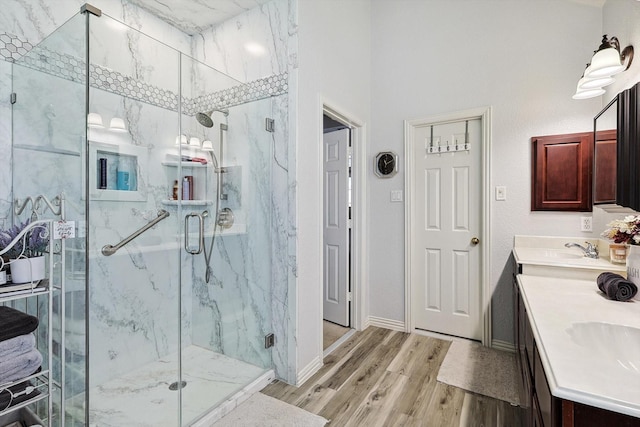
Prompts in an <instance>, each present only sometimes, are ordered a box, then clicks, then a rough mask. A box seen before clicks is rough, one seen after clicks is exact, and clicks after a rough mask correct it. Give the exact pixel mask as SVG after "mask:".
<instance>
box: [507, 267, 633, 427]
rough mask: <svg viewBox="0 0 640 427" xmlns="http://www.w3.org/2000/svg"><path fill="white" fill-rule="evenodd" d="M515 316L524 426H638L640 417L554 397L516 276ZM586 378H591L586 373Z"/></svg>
mask: <svg viewBox="0 0 640 427" xmlns="http://www.w3.org/2000/svg"><path fill="white" fill-rule="evenodd" d="M514 286H515V289H514V316H515V321H516V324H515V345H516V351H517V354H516V361H517V365H518V371H519V385H520V387H519V391H520V401H521V406H522V408H523V410H524V419H523V420H522V421H523V426H522V427H531V426H536V427H538V426H539V427H605V426H607V427H608V426H615V427H638V426H640V418H634V417H631V416H628V415H624V414H620V413H617V412H612V411H607V410H605V409H600V408H595V407H593V406H589V405H584V404H581V403H577V402H573V401H571V400H565V399H560V398H558V397H555V396H553V395H552V394H551V390H550V388H549V383H548V381H547V376H546V373H545V371H544V367H543V365H542V361H541V359H540V353H539V352H538V346H537V343H536V341H535V339H534V336H533V332H532V329H531V323H530V322H529V317H528V314H527V309H526V307H525V305H524V303H523V299H522V295H521V293H520V288H519V287H518V284H517V280H516V279H515V276H514ZM585 375H588V373H587V372H585Z"/></svg>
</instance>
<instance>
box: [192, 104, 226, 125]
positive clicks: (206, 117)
mask: <svg viewBox="0 0 640 427" xmlns="http://www.w3.org/2000/svg"><path fill="white" fill-rule="evenodd" d="M214 111H217V112H219V113H222V114H224V116H225V117H227V116H228V115H229V110H227V109H217V108H214V109H213V110H211V111H207V112H206V113H196V120H198V123H200V124H201V125H202V126H204V127H207V128H211V127H213V120H212V119H211V115H212V114H213V112H214Z"/></svg>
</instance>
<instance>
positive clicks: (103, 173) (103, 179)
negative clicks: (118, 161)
mask: <svg viewBox="0 0 640 427" xmlns="http://www.w3.org/2000/svg"><path fill="white" fill-rule="evenodd" d="M99 171H100V176H99V178H98V188H99V189H100V190H106V189H107V159H106V158H104V157H101V158H100V168H99Z"/></svg>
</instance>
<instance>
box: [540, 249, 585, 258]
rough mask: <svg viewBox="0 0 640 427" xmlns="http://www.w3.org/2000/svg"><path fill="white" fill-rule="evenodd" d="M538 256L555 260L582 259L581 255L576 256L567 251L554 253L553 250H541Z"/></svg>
mask: <svg viewBox="0 0 640 427" xmlns="http://www.w3.org/2000/svg"><path fill="white" fill-rule="evenodd" d="M540 256H541V257H543V258H556V259H580V258H584V256H583V255H578V254H575V253H572V252H567V251H556V250H553V249H543V250H541V251H540Z"/></svg>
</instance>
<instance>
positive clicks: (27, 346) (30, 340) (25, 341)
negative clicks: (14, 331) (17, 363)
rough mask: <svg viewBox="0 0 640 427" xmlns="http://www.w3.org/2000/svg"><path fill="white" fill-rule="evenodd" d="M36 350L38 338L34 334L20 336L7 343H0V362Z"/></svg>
mask: <svg viewBox="0 0 640 427" xmlns="http://www.w3.org/2000/svg"><path fill="white" fill-rule="evenodd" d="M34 348H36V337H35V335H33V334H26V335H19V336H17V337H15V338H11V339H8V340H6V341H0V360H5V359H9V358H11V357H14V356H18V355H20V354H23V353H27V352H28V351H31V350H33V349H34Z"/></svg>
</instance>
